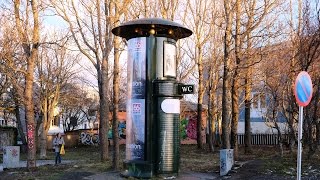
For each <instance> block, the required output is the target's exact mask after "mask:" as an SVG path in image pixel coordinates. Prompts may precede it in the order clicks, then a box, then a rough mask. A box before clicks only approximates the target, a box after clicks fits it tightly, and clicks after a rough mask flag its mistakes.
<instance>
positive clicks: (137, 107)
mask: <svg viewBox="0 0 320 180" xmlns="http://www.w3.org/2000/svg"><path fill="white" fill-rule="evenodd" d="M112 33H113V34H115V35H116V36H120V37H123V38H125V39H126V40H127V44H128V59H127V72H128V75H127V78H128V83H127V108H126V111H127V119H126V160H125V162H124V166H125V171H124V172H123V173H122V175H123V176H127V177H137V178H151V177H153V176H154V175H161V176H171V175H178V172H179V160H180V132H179V126H180V119H179V118H180V99H181V98H182V97H183V96H182V92H181V91H180V90H179V89H181V86H182V85H181V84H179V83H178V82H177V81H176V77H177V60H176V42H177V41H178V40H179V39H182V38H186V37H189V36H190V35H191V34H192V31H191V30H189V29H187V28H185V27H183V26H182V25H180V24H178V23H175V22H173V21H169V20H165V19H160V18H144V19H138V20H133V21H129V22H126V23H124V24H122V25H120V26H118V27H115V28H114V29H112ZM189 93H190V92H189Z"/></svg>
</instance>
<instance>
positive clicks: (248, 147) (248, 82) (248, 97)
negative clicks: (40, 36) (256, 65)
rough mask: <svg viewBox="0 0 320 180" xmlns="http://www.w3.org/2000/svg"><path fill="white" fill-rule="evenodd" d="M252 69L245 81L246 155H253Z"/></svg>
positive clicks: (249, 69) (248, 71)
mask: <svg viewBox="0 0 320 180" xmlns="http://www.w3.org/2000/svg"><path fill="white" fill-rule="evenodd" d="M251 71H252V70H251V67H249V68H248V70H247V73H246V79H245V101H244V106H245V108H244V116H245V120H244V123H245V126H244V133H245V134H244V145H245V153H247V154H248V153H252V148H251V122H250V121H251V120H250V110H251V74H252V73H251Z"/></svg>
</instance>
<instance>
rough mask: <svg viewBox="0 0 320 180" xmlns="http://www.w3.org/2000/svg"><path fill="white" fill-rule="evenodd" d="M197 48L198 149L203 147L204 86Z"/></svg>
mask: <svg viewBox="0 0 320 180" xmlns="http://www.w3.org/2000/svg"><path fill="white" fill-rule="evenodd" d="M197 50H198V53H197V54H198V55H197V56H198V58H197V59H198V73H199V89H198V106H197V145H198V148H199V149H203V137H202V131H203V130H204V125H203V121H202V111H203V109H202V104H203V96H204V91H205V88H204V86H203V61H202V49H201V47H197Z"/></svg>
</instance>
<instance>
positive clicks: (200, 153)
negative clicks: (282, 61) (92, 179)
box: [0, 145, 320, 180]
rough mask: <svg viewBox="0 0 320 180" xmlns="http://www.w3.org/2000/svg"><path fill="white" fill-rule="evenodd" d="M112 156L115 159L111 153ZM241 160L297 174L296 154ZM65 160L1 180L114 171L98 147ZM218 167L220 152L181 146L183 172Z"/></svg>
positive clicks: (260, 150) (306, 166) (270, 151)
mask: <svg viewBox="0 0 320 180" xmlns="http://www.w3.org/2000/svg"><path fill="white" fill-rule="evenodd" d="M110 150H111V148H110ZM217 150H218V148H217ZM120 152H121V158H120V161H121V162H123V160H124V158H125V146H124V145H122V146H121V147H120ZM305 153H306V152H305ZM47 155H48V157H47V158H46V159H54V153H53V152H48V153H47ZM109 155H110V156H111V155H112V154H111V151H110V152H109ZM37 157H39V156H38V155H37ZM306 157H307V156H306V155H305V154H304V155H303V163H302V165H303V170H310V171H316V170H317V169H320V166H319V165H318V162H319V160H320V158H319V157H320V156H319V154H315V155H314V156H313V158H312V159H309V160H308V159H306ZM239 158H240V159H239V160H240V161H242V162H244V161H249V160H252V161H255V162H257V164H256V165H255V164H253V165H251V171H252V170H254V171H257V172H260V173H262V174H266V173H268V172H272V173H274V174H279V175H294V174H295V168H296V153H291V154H290V153H289V152H288V151H286V152H285V153H284V156H283V157H280V156H279V153H278V151H277V149H276V148H275V147H274V146H261V147H260V146H253V152H252V153H251V154H245V153H244V148H243V147H240V151H239ZM21 159H22V160H25V159H26V155H25V154H22V155H21ZM63 159H68V160H74V161H75V162H74V163H71V164H63V165H59V166H53V165H46V166H40V167H38V168H37V169H36V170H35V171H28V170H27V169H26V168H21V169H10V170H6V171H4V172H3V173H0V179H3V178H4V179H8V180H10V179H46V180H56V179H81V178H83V177H85V176H90V175H93V174H98V173H103V172H107V171H111V167H112V164H111V163H112V162H111V160H110V161H107V162H104V163H102V162H100V152H99V147H78V148H69V149H66V154H65V155H64V156H63ZM219 164H220V162H219V151H216V152H214V153H211V152H209V151H208V150H207V149H204V150H199V149H197V146H196V145H182V146H181V151H180V171H184V172H189V171H194V172H203V173H217V172H218V171H219ZM120 166H121V167H120V168H121V170H123V166H122V163H120ZM310 167H311V168H310ZM241 171H246V168H242V170H241ZM241 171H240V172H241ZM319 171H320V170H319ZM303 172H305V171H303ZM319 173H320V172H319Z"/></svg>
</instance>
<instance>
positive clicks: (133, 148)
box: [126, 37, 146, 160]
mask: <svg viewBox="0 0 320 180" xmlns="http://www.w3.org/2000/svg"><path fill="white" fill-rule="evenodd" d="M127 63H128V68H127V71H128V75H127V78H128V84H127V85H128V96H127V120H126V122H127V124H126V126H127V129H126V130H127V133H126V135H127V136H126V141H127V142H126V159H127V160H144V145H145V89H146V87H145V86H146V37H139V38H133V39H130V40H129V41H128V62H127Z"/></svg>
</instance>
